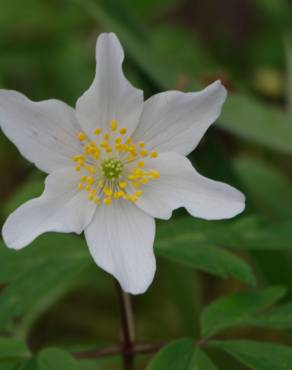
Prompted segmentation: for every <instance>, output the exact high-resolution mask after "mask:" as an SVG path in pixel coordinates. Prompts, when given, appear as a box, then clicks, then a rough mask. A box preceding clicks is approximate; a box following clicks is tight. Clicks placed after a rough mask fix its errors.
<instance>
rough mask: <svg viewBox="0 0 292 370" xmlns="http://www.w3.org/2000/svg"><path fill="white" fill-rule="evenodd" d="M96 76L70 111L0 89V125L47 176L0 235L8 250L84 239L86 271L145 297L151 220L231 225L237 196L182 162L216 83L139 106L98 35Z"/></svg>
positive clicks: (209, 115) (202, 127) (239, 204)
mask: <svg viewBox="0 0 292 370" xmlns="http://www.w3.org/2000/svg"><path fill="white" fill-rule="evenodd" d="M96 59H97V67H96V76H95V79H94V81H93V83H92V85H91V86H90V88H89V89H88V90H87V91H86V92H85V93H84V94H83V95H82V96H81V97H80V99H79V100H78V101H77V105H76V108H75V109H73V108H71V107H69V106H68V105H66V104H65V103H62V102H60V101H58V100H46V101H42V102H32V101H30V100H29V99H27V98H26V97H25V96H24V95H22V94H20V93H18V92H15V91H7V90H0V125H1V128H2V130H3V132H4V133H5V134H6V135H7V137H9V138H10V140H11V141H13V142H14V144H15V145H16V146H17V147H18V149H19V151H20V152H21V154H22V155H23V156H24V157H26V158H27V159H28V160H29V161H31V162H33V163H35V165H36V166H37V167H38V168H39V169H41V170H42V171H44V172H47V173H48V177H47V179H46V182H45V190H44V192H43V194H42V195H41V196H40V197H39V198H36V199H33V200H31V201H28V202H27V203H25V204H23V205H22V206H21V207H20V208H18V209H17V210H16V211H15V212H14V213H12V214H11V215H10V216H9V217H8V219H7V221H6V223H5V224H4V227H3V231H2V233H3V238H4V240H5V242H6V244H7V245H8V247H10V248H14V249H21V248H23V247H24V246H26V245H28V244H30V243H31V242H32V241H33V240H34V239H35V238H36V237H37V236H38V235H40V234H42V233H44V232H48V231H57V232H75V233H81V232H82V231H84V232H85V237H86V240H87V244H88V246H89V250H90V252H91V254H92V257H93V258H94V260H95V262H96V263H97V264H98V265H99V266H100V267H102V268H103V269H105V270H106V271H108V272H109V273H111V274H113V275H114V276H115V277H116V278H117V279H118V280H119V282H120V284H121V285H122V287H123V289H124V290H126V291H128V292H131V293H133V294H138V293H142V292H144V291H145V290H146V289H147V288H148V286H149V284H150V283H151V281H152V280H153V276H154V273H155V257H154V253H153V243H154V235H155V223H154V218H155V217H156V218H161V219H169V218H170V217H171V214H172V211H173V210H174V209H176V208H179V207H185V208H186V209H187V211H188V212H189V213H190V214H191V215H193V216H195V217H201V218H204V219H224V218H230V217H233V216H235V215H237V214H238V213H240V212H241V211H242V210H243V209H244V196H243V195H242V194H241V193H240V192H239V191H237V190H235V189H234V188H232V187H231V186H229V185H226V184H223V183H220V182H217V181H212V180H209V179H207V178H205V177H203V176H201V175H199V174H198V173H197V172H196V170H195V169H194V168H193V166H192V164H191V162H190V161H189V160H188V159H187V158H186V157H185V156H186V155H187V154H189V153H190V152H191V151H192V150H193V149H195V147H196V146H197V145H198V143H199V141H200V139H201V138H202V136H203V135H204V133H205V132H206V130H207V129H208V127H209V126H210V125H211V124H212V123H213V122H214V121H215V120H216V119H217V118H218V116H219V114H220V111H221V108H222V105H223V102H224V100H225V98H226V91H225V88H224V87H223V86H222V85H221V83H220V82H219V81H217V82H214V83H213V84H211V85H210V86H208V87H207V88H205V89H204V90H202V91H200V92H196V93H182V92H179V91H168V92H165V93H160V94H157V95H154V96H153V97H152V98H150V99H148V100H146V101H145V102H143V93H142V91H141V90H138V89H136V88H134V87H133V86H132V85H131V84H130V83H129V82H128V81H127V80H126V78H125V77H124V75H123V71H122V62H123V59H124V53H123V50H122V47H121V45H120V43H119V41H118V39H117V37H116V36H115V35H114V34H112V33H110V34H102V35H101V36H100V37H99V38H98V40H97V47H96Z"/></svg>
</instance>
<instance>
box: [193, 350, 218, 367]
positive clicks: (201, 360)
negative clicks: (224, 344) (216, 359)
mask: <svg viewBox="0 0 292 370" xmlns="http://www.w3.org/2000/svg"><path fill="white" fill-rule="evenodd" d="M194 370H218V369H217V367H215V365H214V364H213V363H212V361H211V360H210V359H209V357H208V356H207V355H206V354H205V352H203V351H202V350H201V349H200V348H197V349H196V352H195V359H194Z"/></svg>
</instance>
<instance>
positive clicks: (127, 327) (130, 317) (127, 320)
mask: <svg viewBox="0 0 292 370" xmlns="http://www.w3.org/2000/svg"><path fill="white" fill-rule="evenodd" d="M116 286H117V292H118V300H119V309H120V317H121V348H122V354H123V360H124V370H133V369H134V342H135V323H134V314H133V307H132V301H131V296H130V295H129V294H128V293H125V292H124V291H123V290H122V289H121V287H120V285H119V283H118V282H116Z"/></svg>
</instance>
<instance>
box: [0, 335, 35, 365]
mask: <svg viewBox="0 0 292 370" xmlns="http://www.w3.org/2000/svg"><path fill="white" fill-rule="evenodd" d="M29 354H30V352H29V350H28V348H27V346H26V345H25V344H24V343H23V342H22V341H20V340H17V339H10V338H0V360H3V359H7V358H11V357H13V358H17V357H19V358H23V357H28V356H29Z"/></svg>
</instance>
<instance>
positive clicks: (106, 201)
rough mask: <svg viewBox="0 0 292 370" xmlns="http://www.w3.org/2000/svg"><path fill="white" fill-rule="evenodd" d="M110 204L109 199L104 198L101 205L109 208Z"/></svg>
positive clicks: (110, 200)
mask: <svg viewBox="0 0 292 370" xmlns="http://www.w3.org/2000/svg"><path fill="white" fill-rule="evenodd" d="M111 202H112V199H111V198H104V200H103V203H104V204H105V205H107V206H109V205H110V204H111Z"/></svg>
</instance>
